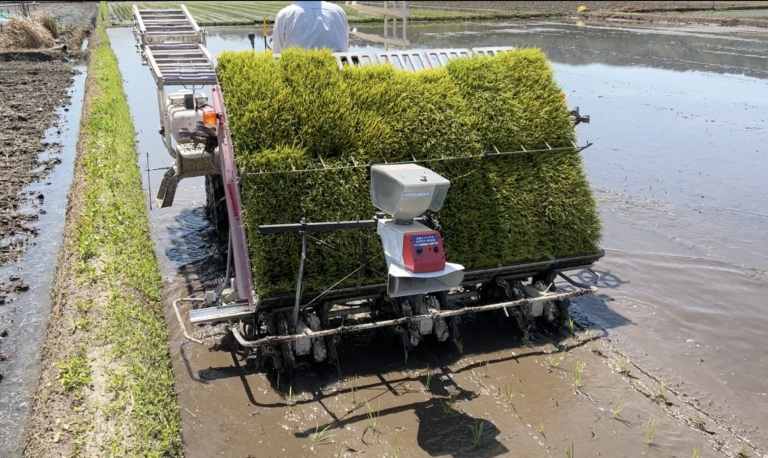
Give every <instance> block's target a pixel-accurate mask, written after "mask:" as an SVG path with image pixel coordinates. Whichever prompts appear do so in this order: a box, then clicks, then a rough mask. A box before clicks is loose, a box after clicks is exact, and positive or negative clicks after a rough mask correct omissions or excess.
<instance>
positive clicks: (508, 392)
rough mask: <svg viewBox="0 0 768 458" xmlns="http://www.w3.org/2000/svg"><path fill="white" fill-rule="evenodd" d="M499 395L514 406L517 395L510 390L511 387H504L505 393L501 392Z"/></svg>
mask: <svg viewBox="0 0 768 458" xmlns="http://www.w3.org/2000/svg"><path fill="white" fill-rule="evenodd" d="M499 394H500V395H501V396H503V397H504V400H505V401H507V404H512V398H514V397H515V394H514V393H513V392H512V390H510V389H509V385H504V393H502V392H501V390H499Z"/></svg>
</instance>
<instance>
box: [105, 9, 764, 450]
mask: <svg viewBox="0 0 768 458" xmlns="http://www.w3.org/2000/svg"><path fill="white" fill-rule="evenodd" d="M361 30H362V28H361ZM209 31H210V36H209V39H208V47H209V49H210V50H211V52H212V54H214V55H216V54H218V53H219V52H221V51H224V50H238V49H250V43H249V41H248V39H247V34H248V33H249V32H250V30H249V29H247V28H219V29H216V28H211V29H209ZM365 31H368V32H371V33H378V29H377V28H371V29H370V30H369V29H366V30H365ZM109 35H110V39H111V41H112V46H113V48H114V50H115V52H116V54H117V55H118V58H119V60H120V68H121V72H122V74H123V78H124V84H125V89H126V94H127V96H128V99H129V103H130V105H131V109H132V112H133V117H134V122H135V125H136V129H137V133H138V141H139V143H138V149H139V152H140V154H139V162H140V164H141V167H142V168H145V167H146V166H147V165H149V168H156V167H163V166H168V165H169V164H170V163H171V159H170V157H168V156H167V153H166V152H165V151H164V149H163V147H162V143H161V140H160V138H159V136H158V135H157V128H158V125H159V120H158V117H157V108H156V98H155V90H154V83H153V82H152V79H151V76H150V73H149V71H148V69H147V68H145V67H142V66H141V63H140V59H139V57H138V55H137V54H136V53H135V50H134V41H133V37H132V34H131V31H130V30H129V29H111V30H110V31H109ZM409 38H410V39H411V41H412V43H413V45H414V46H417V47H425V48H426V47H429V48H447V47H475V46H537V47H541V48H542V49H543V50H544V51H545V52H546V53H547V54H548V56H549V58H550V59H551V60H552V61H553V66H554V68H555V70H556V73H557V77H558V80H559V81H560V82H561V83H562V84H563V86H564V91H565V92H566V94H567V95H568V101H569V104H570V105H572V106H578V107H580V108H581V113H582V114H589V115H590V116H591V119H592V123H591V124H589V125H581V126H579V127H578V129H577V130H578V134H579V137H580V139H581V140H582V141H586V140H588V141H591V142H594V146H592V147H590V148H589V149H587V150H585V151H584V152H583V153H582V154H583V156H584V159H585V164H586V168H587V171H588V174H589V178H590V180H591V182H592V184H593V186H594V187H595V192H596V196H597V198H598V199H599V201H600V208H601V214H602V217H603V219H604V227H605V231H604V241H603V247H604V248H605V249H606V257H605V258H604V259H602V260H601V261H600V262H599V263H598V265H597V268H596V271H597V272H598V273H599V274H600V281H599V287H600V292H599V293H598V294H597V295H596V296H594V297H586V298H581V299H579V300H578V301H575V304H574V306H573V307H572V309H571V310H572V313H573V315H574V316H575V317H576V319H577V326H576V329H575V331H576V332H575V336H572V335H570V334H569V333H568V332H567V331H566V330H561V331H559V332H551V331H547V330H537V331H535V332H533V333H532V334H531V336H529V337H530V338H529V342H527V344H525V343H526V342H525V340H526V339H525V337H524V336H522V335H520V334H519V333H517V332H515V331H513V330H511V329H509V328H508V327H506V326H505V325H502V324H499V323H498V322H497V320H495V316H494V315H489V316H485V317H483V316H478V317H476V318H475V319H474V320H467V321H468V322H467V323H466V326H465V329H464V330H463V335H464V337H463V342H464V348H462V349H459V348H453V347H450V348H449V347H446V346H437V345H435V346H424V347H423V348H419V349H418V350H417V351H415V352H412V353H411V354H410V355H409V357H408V359H407V361H406V360H405V359H404V357H403V353H402V351H401V347H399V346H398V344H397V343H395V342H394V341H392V340H391V339H389V338H388V337H387V335H386V334H384V333H382V334H380V335H360V336H358V337H356V338H347V339H345V340H344V341H343V345H342V347H340V361H341V363H340V365H339V366H338V367H329V368H321V369H319V370H312V371H301V372H299V373H297V374H296V375H295V376H294V377H293V378H291V379H289V380H279V379H277V378H275V377H273V376H271V375H270V376H267V375H265V374H263V373H255V372H253V371H251V370H249V369H248V368H247V367H244V366H243V365H242V363H241V362H240V361H239V360H238V359H237V358H236V357H234V355H232V354H229V353H225V352H221V351H209V348H208V347H203V346H198V345H196V344H194V343H191V342H187V341H185V339H184V338H183V336H182V335H181V331H180V330H179V328H178V325H177V323H176V319H175V316H173V312H172V310H171V308H170V304H171V302H172V301H173V300H174V299H177V298H179V297H185V296H190V295H198V296H200V295H202V291H203V289H204V288H206V287H208V288H210V287H212V286H214V285H215V284H216V282H217V280H218V279H219V278H220V277H222V276H223V262H222V253H223V249H222V247H221V244H220V242H218V241H217V239H216V237H215V236H214V234H213V233H212V231H211V228H210V226H209V223H208V222H207V220H206V218H205V211H204V209H203V205H204V203H205V192H204V189H203V181H202V179H200V180H186V181H184V182H182V183H181V184H180V185H179V189H178V193H177V196H176V201H175V202H174V206H173V207H172V208H169V209H163V210H159V209H157V208H156V207H153V210H151V212H150V216H151V222H152V230H153V235H154V237H155V241H156V244H157V245H156V249H157V253H158V256H159V258H160V261H161V266H162V268H163V275H164V279H165V282H166V290H165V300H166V303H167V305H168V308H167V322H168V325H169V328H170V330H171V331H170V340H171V351H172V357H173V364H174V371H175V374H176V383H177V392H178V399H179V403H180V407H181V415H182V419H183V430H182V434H183V439H184V442H185V446H186V454H187V456H190V457H198V456H199V457H207V456H239V457H246V456H259V457H262V456H276V457H277V456H358V455H363V456H401V457H402V456H457V457H458V456H563V457H564V456H567V453H566V449H572V450H574V451H575V453H573V456H598V455H599V456H645V455H648V456H659V457H670V456H679V457H687V456H691V455H692V454H693V450H694V448H695V449H698V451H699V455H698V456H701V457H707V456H736V455H737V453H738V451H739V449H740V448H743V449H744V451H746V453H747V454H748V456H766V454H767V453H768V436H767V435H766V430H768V413H766V409H765V408H764V406H765V405H766V402H768V386H766V385H768V381H767V380H768V364H766V360H765V356H764V355H763V353H764V352H763V351H762V347H763V342H764V341H765V339H766V333H768V331H767V330H768V318H766V316H765V314H764V313H762V312H763V310H764V304H765V302H766V301H765V293H766V291H768V279H767V277H768V274H767V273H766V271H768V212H767V211H766V210H765V203H766V201H768V184H767V183H768V167H766V166H765V163H766V161H765V157H766V152H767V151H768V150H766V146H765V138H766V128H767V127H768V126H767V125H766V117H768V86H767V85H766V80H768V70H767V69H768V65H766V63H767V62H768V36H766V35H764V34H761V33H760V32H759V31H758V32H756V31H750V30H735V29H726V28H674V29H658V28H651V27H634V26H632V27H630V26H621V27H618V26H606V25H603V24H572V23H557V22H538V23H513V22H507V23H490V24H478V23H472V24H430V25H419V26H413V27H409ZM257 45H258V40H257ZM357 45H358V46H356V47H355V48H356V49H373V48H370V47H367V46H365V45H364V44H362V43H357ZM146 152H148V153H149V160H148V164H147V162H146V161H147V160H146V156H145V153H146ZM162 173H163V172H162V171H155V172H150V175H149V179H146V178H145V185H146V186H147V187H152V191H153V193H154V192H155V191H156V187H157V185H158V184H159V182H160V178H161V176H162ZM583 278H584V280H587V279H588V275H586V274H585V275H584V276H583ZM460 350H461V351H460ZM577 388H578V389H577ZM621 405H625V407H624V408H623V409H621V411H620V412H618V413H616V414H615V413H614V411H615V410H617V407H618V406H621ZM651 425H653V426H654V428H650V426H651ZM650 429H653V434H651V433H650ZM649 436H650V437H649ZM649 442H650V445H649Z"/></svg>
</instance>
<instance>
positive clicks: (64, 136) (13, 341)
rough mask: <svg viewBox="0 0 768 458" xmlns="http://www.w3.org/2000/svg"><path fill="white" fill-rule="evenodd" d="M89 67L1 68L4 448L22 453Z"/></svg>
mask: <svg viewBox="0 0 768 458" xmlns="http://www.w3.org/2000/svg"><path fill="white" fill-rule="evenodd" d="M84 81H85V67H84V66H72V65H71V64H67V63H62V62H60V61H59V59H55V60H53V61H51V60H50V59H49V60H44V61H32V62H30V61H26V60H20V61H9V62H3V63H2V64H0V94H2V95H0V107H1V108H0V110H2V112H3V116H0V182H2V183H3V185H2V186H0V196H2V200H0V221H3V224H0V259H2V262H0V374H2V377H1V378H2V380H0V443H2V444H3V447H2V453H0V455H3V456H17V455H18V454H19V453H21V448H22V438H23V436H24V429H25V428H24V425H26V424H27V420H28V418H29V415H30V411H31V409H32V403H31V400H32V396H33V394H34V393H35V390H36V389H37V382H38V379H39V375H40V352H41V348H42V345H43V341H44V339H45V334H46V333H45V330H46V326H47V323H48V316H49V313H50V307H51V284H52V281H53V275H54V271H55V268H56V263H57V253H58V251H59V246H60V244H61V239H62V232H63V229H64V219H65V213H66V207H67V193H68V190H69V186H70V184H71V182H72V172H73V168H74V158H75V144H76V142H77V137H78V131H79V129H78V126H79V123H80V111H81V107H82V98H83V86H84Z"/></svg>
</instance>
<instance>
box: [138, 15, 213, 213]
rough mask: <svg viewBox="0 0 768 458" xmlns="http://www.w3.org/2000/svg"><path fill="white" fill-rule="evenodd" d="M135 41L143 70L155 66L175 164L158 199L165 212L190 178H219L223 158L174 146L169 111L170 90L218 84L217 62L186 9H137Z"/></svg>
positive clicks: (165, 140) (167, 144)
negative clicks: (179, 184) (209, 176)
mask: <svg viewBox="0 0 768 458" xmlns="http://www.w3.org/2000/svg"><path fill="white" fill-rule="evenodd" d="M133 21H134V29H133V33H134V37H135V39H136V50H137V51H138V52H139V54H140V55H141V59H142V64H144V65H147V66H149V69H150V71H151V73H152V77H153V79H154V80H155V85H156V89H157V103H158V111H159V116H160V122H161V124H162V126H161V134H162V137H163V143H164V145H165V147H166V149H167V150H168V153H169V154H170V155H171V157H173V158H174V164H173V166H172V167H170V168H169V169H168V171H167V172H166V173H165V175H164V176H163V181H162V183H161V185H160V188H159V189H158V193H157V197H156V200H157V205H158V206H159V207H160V208H164V207H169V206H171V205H173V199H174V197H175V194H176V187H177V185H178V183H179V181H180V180H182V179H183V178H188V177H195V176H206V175H212V174H216V173H218V168H219V163H218V162H219V158H218V154H216V152H214V153H213V154H210V153H206V152H205V147H204V146H203V145H194V144H177V145H174V142H173V135H172V132H171V120H170V117H169V115H168V110H167V106H166V103H167V102H166V101H167V94H166V90H165V88H166V86H184V87H187V86H191V88H192V91H193V92H194V91H195V89H196V88H200V87H204V86H213V85H215V84H216V83H217V78H216V70H215V66H214V60H213V56H211V54H210V53H209V52H208V49H207V48H206V47H205V44H206V34H205V30H204V29H201V28H200V27H199V26H198V25H197V22H195V19H194V18H193V17H192V15H191V14H190V13H189V11H188V10H187V8H186V6H184V5H181V7H180V9H167V10H139V9H138V7H137V6H136V5H133Z"/></svg>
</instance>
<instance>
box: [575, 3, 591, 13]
mask: <svg viewBox="0 0 768 458" xmlns="http://www.w3.org/2000/svg"><path fill="white" fill-rule="evenodd" d="M585 11H589V8H587V7H586V6H584V5H581V6H580V7H579V8H578V9H577V10H576V12H577V13H584V12H585Z"/></svg>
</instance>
